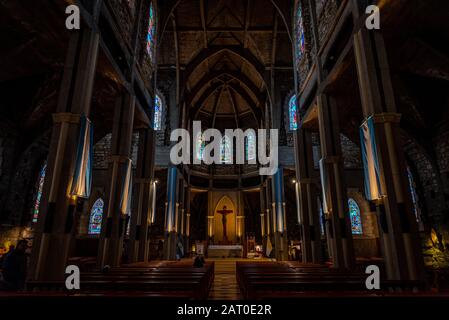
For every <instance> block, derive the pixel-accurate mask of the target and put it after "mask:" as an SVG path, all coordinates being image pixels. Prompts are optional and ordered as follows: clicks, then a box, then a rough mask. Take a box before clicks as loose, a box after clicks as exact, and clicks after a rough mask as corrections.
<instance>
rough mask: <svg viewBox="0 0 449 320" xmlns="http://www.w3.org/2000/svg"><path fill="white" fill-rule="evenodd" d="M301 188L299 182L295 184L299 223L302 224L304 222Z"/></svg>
mask: <svg viewBox="0 0 449 320" xmlns="http://www.w3.org/2000/svg"><path fill="white" fill-rule="evenodd" d="M300 188H301V186H300V184H299V182H297V181H296V182H295V195H296V214H297V216H298V223H299V224H302V221H301V201H300V196H299V193H300Z"/></svg>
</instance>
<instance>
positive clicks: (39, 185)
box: [32, 163, 47, 223]
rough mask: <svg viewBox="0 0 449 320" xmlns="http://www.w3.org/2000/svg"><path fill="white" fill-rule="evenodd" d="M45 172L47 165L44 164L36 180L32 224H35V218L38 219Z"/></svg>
mask: <svg viewBox="0 0 449 320" xmlns="http://www.w3.org/2000/svg"><path fill="white" fill-rule="evenodd" d="M46 171H47V163H44V165H43V166H42V168H41V170H40V171H39V177H38V180H37V193H36V198H35V200H34V206H33V220H32V221H33V223H36V222H37V218H38V217H39V206H40V205H41V199H42V191H43V190H44V181H45V173H46Z"/></svg>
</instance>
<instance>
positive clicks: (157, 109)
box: [153, 95, 162, 130]
mask: <svg viewBox="0 0 449 320" xmlns="http://www.w3.org/2000/svg"><path fill="white" fill-rule="evenodd" d="M154 100H155V101H154V119H153V128H154V130H161V127H162V99H161V97H159V96H158V95H156V98H155V99H154Z"/></svg>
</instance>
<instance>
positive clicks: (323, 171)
mask: <svg viewBox="0 0 449 320" xmlns="http://www.w3.org/2000/svg"><path fill="white" fill-rule="evenodd" d="M320 177H321V189H322V193H323V206H322V208H323V212H324V213H326V214H329V207H330V206H329V201H330V186H329V176H328V173H327V166H326V160H325V159H321V160H320Z"/></svg>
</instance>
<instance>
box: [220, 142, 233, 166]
mask: <svg viewBox="0 0 449 320" xmlns="http://www.w3.org/2000/svg"><path fill="white" fill-rule="evenodd" d="M220 154H221V162H222V163H230V162H231V139H229V137H228V136H223V138H222V139H221V152H220Z"/></svg>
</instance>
